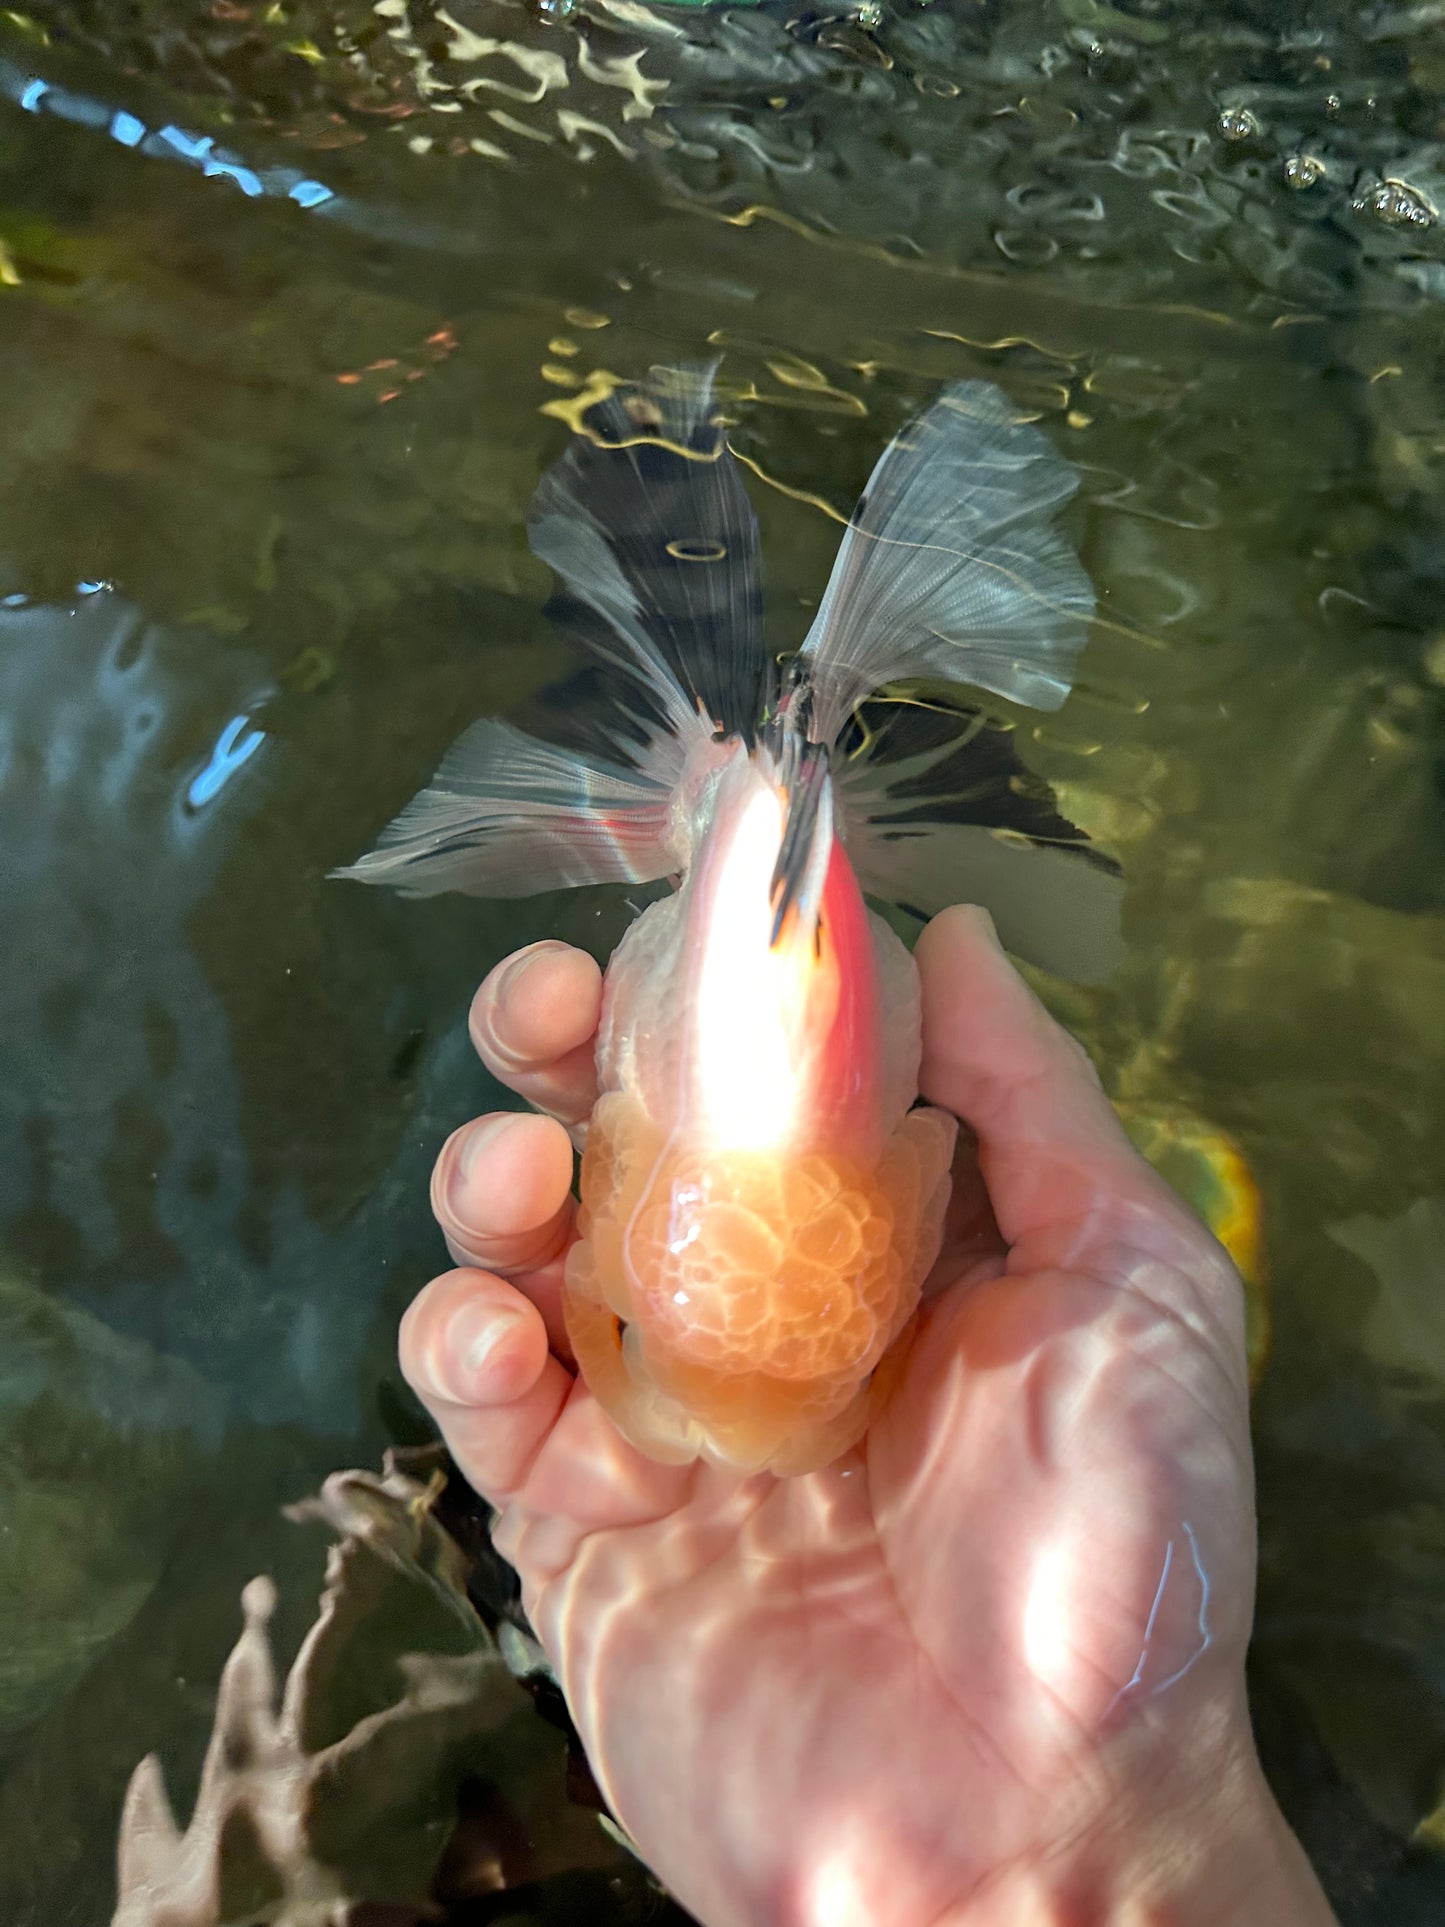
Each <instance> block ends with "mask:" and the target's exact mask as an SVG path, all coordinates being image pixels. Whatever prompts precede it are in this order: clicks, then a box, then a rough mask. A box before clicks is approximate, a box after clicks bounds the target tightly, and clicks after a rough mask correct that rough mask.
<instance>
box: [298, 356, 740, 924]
mask: <svg viewBox="0 0 1445 1927" xmlns="http://www.w3.org/2000/svg"><path fill="white" fill-rule="evenodd" d="M712 381H713V370H712V369H711V368H699V367H693V368H683V369H659V370H655V371H654V373H653V375H652V377H651V379H650V380H649V381H648V382H646V383H644V384H639V385H638V386H636V387H633V388H628V389H622V390H618V391H617V392H616V393H614V394H613V395H610V396H609V397H607V399H606V400H605V401H602V402H599V403H598V404H597V405H596V406H594V407H593V408H591V409H590V410H589V411H588V413H587V415H586V417H585V419H584V423H583V430H582V433H581V434H579V435H578V436H576V437H575V438H574V439H573V441H572V443H571V445H570V446H569V448H568V449H567V452H566V453H565V454H564V455H563V456H562V458H561V460H560V461H559V462H558V463H557V464H556V466H555V467H554V468H552V469H551V470H550V471H549V473H548V474H547V475H545V476H544V477H543V479H542V482H541V484H540V485H539V487H538V490H537V493H536V496H535V497H534V500H533V504H532V509H531V512H530V514H529V517H528V535H529V539H530V541H531V545H532V549H533V551H534V553H535V554H536V555H537V556H538V557H539V558H540V559H541V560H542V561H544V562H546V563H547V564H548V565H549V566H550V567H551V568H552V570H553V571H554V573H555V574H556V576H557V579H558V592H557V594H556V596H555V597H554V598H553V601H552V603H551V605H550V612H551V613H552V614H553V616H554V617H555V619H556V620H557V621H558V623H559V624H560V626H561V627H562V628H563V629H565V630H567V631H568V632H570V633H571V634H572V635H574V636H575V637H576V638H577V639H578V640H579V641H581V642H582V643H583V644H584V645H585V646H586V648H587V649H588V651H589V652H590V654H591V655H592V657H593V658H594V661H595V663H596V664H597V665H598V668H599V671H600V674H599V676H598V677H597V678H596V679H595V680H596V682H597V684H598V690H597V691H596V692H594V695H593V699H592V703H591V713H590V714H589V716H588V718H587V719H586V721H587V727H586V728H585V730H582V731H580V732H579V731H576V730H573V731H572V732H570V733H572V734H574V735H578V734H580V735H581V736H582V737H583V738H585V740H586V741H587V743H588V744H589V748H588V750H587V751H586V752H583V751H579V750H572V749H566V748H563V747H561V746H559V745H558V744H554V743H547V742H542V741H539V740H538V739H536V738H535V737H532V736H528V735H526V734H525V733H524V732H523V731H521V730H518V729H514V728H513V727H512V726H511V725H510V724H507V723H502V722H495V721H490V720H487V721H483V722H480V723H476V724H474V725H473V727H472V728H471V729H469V730H468V731H467V732H466V734H465V735H463V736H462V737H461V739H460V740H459V741H458V742H457V743H456V744H455V745H454V746H453V748H452V749H451V751H450V752H449V753H448V755H447V757H446V759H445V761H444V762H443V763H442V765H441V768H440V769H439V770H438V771H437V774H436V775H435V776H434V777H433V778H432V780H431V782H430V783H429V784H428V785H427V786H426V788H425V789H423V790H422V791H421V793H420V794H419V795H418V796H417V797H415V798H414V799H413V801H412V802H411V803H409V804H408V805H407V807H406V809H405V810H403V811H402V813H401V815H400V816H398V817H397V818H396V820H395V821H394V822H392V823H391V824H390V825H388V827H387V828H386V829H385V830H384V831H383V832H382V834H381V837H380V839H379V841H378V843H377V847H376V848H375V849H374V850H373V851H371V853H370V854H369V855H367V856H364V857H362V858H361V860H360V862H358V863H355V864H353V865H351V866H350V867H349V868H348V869H344V870H340V871H338V872H337V873H336V874H337V875H339V876H345V877H351V878H354V879H355V880H356V881H358V882H362V883H383V884H388V885H391V886H392V887H394V888H396V889H398V890H401V891H403V892H404V893H406V894H408V895H412V896H429V895H432V894H434V893H436V892H438V891H442V890H462V891H466V892H469V893H471V894H473V895H477V896H497V897H503V896H528V895H532V894H534V893H536V892H539V891H543V890H556V889H561V888H564V887H566V886H568V885H571V884H581V883H613V882H644V881H650V880H652V879H655V878H658V877H663V876H667V875H669V874H670V873H672V872H673V871H675V870H676V868H677V854H676V852H675V850H674V849H673V847H672V845H671V842H670V830H671V828H672V819H671V799H672V794H673V791H674V789H675V787H676V785H677V783H678V781H679V779H680V777H681V775H682V770H683V766H684V763H685V762H686V758H687V753H688V749H689V747H690V746H691V745H692V744H693V743H694V742H695V741H696V740H697V738H698V736H699V735H700V734H710V733H711V732H712V731H713V729H714V728H716V727H722V728H723V729H725V730H729V731H737V732H738V733H739V734H741V735H744V736H746V737H748V738H749V739H750V738H751V736H752V733H753V730H754V729H755V727H756V724H757V721H758V717H759V713H760V710H761V706H762V700H763V691H764V687H765V682H766V676H767V669H768V664H767V660H766V658H765V656H764V654H763V646H762V640H761V614H760V612H761V599H762V598H761V587H760V580H759V563H758V536H757V523H756V520H755V518H754V516H753V511H752V505H751V503H750V502H749V501H748V497H747V494H746V492H745V490H744V489H743V486H742V483H741V480H740V479H739V476H738V472H737V466H736V463H735V462H734V460H733V457H732V453H731V451H730V450H729V448H728V446H727V442H726V439H725V437H724V435H723V432H722V430H721V428H720V427H719V426H718V424H717V423H716V422H715V420H714V419H713V403H712ZM599 696H600V700H599ZM593 746H595V748H596V750H597V753H595V754H594V753H592V747H593Z"/></svg>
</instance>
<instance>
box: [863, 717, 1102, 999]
mask: <svg viewBox="0 0 1445 1927" xmlns="http://www.w3.org/2000/svg"><path fill="white" fill-rule="evenodd" d="M834 766H835V774H834V791H835V798H836V808H837V812H838V816H839V818H840V820H841V822H842V824H843V830H844V836H845V838H846V841H847V848H848V855H849V858H850V859H851V861H852V864H853V867H854V870H855V872H856V874H857V877H858V881H859V883H860V884H861V885H862V887H863V889H864V890H866V891H867V892H868V893H869V894H870V895H872V896H875V897H879V898H882V899H883V900H884V901H885V902H889V903H896V904H898V905H899V906H900V907H901V908H903V909H905V910H909V911H911V912H912V913H913V914H915V915H917V916H920V917H930V916H932V915H933V914H934V913H935V912H936V911H939V910H942V909H943V908H944V907H945V906H946V905H948V904H950V903H980V904H982V905H983V906H984V907H985V908H986V909H987V910H988V911H990V913H991V914H992V916H993V919H994V922H995V923H996V924H997V926H998V932H999V936H1000V938H1001V939H1002V941H1003V943H1004V944H1005V945H1006V946H1007V948H1008V949H1010V950H1012V951H1013V952H1014V953H1015V955H1017V956H1020V957H1023V958H1025V959H1027V961H1028V962H1030V963H1034V964H1037V965H1039V966H1040V968H1042V969H1045V970H1049V971H1052V972H1053V973H1054V974H1055V975H1056V976H1060V977H1068V978H1072V979H1073V980H1074V981H1075V982H1078V983H1097V982H1100V981H1101V980H1102V979H1103V978H1105V977H1107V976H1108V975H1109V974H1110V973H1111V972H1112V970H1113V969H1114V967H1115V965H1116V964H1117V963H1118V962H1119V960H1120V957H1121V956H1122V952H1123V945H1122V938H1121V934H1120V928H1119V918H1120V909H1121V905H1122V901H1123V893H1124V886H1123V880H1122V878H1121V877H1120V875H1119V872H1118V867H1117V865H1116V864H1115V863H1114V862H1113V861H1112V860H1111V859H1110V858H1109V857H1107V856H1105V855H1104V854H1103V853H1102V852H1101V851H1099V850H1097V849H1096V848H1095V847H1094V846H1093V845H1092V844H1091V843H1090V842H1089V840H1088V838H1087V837H1086V836H1085V835H1084V833H1083V831H1082V830H1080V829H1078V828H1077V827H1076V826H1075V825H1074V824H1072V823H1071V822H1070V821H1069V820H1068V818H1067V817H1066V816H1064V815H1063V814H1062V813H1061V812H1060V810H1059V807H1058V801H1057V799H1056V797H1055V796H1054V793H1053V791H1052V790H1051V789H1050V788H1049V786H1048V785H1047V784H1046V783H1043V782H1041V781H1040V780H1039V779H1038V778H1037V777H1035V776H1033V775H1031V774H1030V773H1029V772H1028V771H1027V770H1026V769H1025V767H1024V765H1023V763H1022V762H1021V761H1020V760H1019V756H1018V752H1017V749H1016V747H1015V737H1014V733H1013V732H1012V731H1011V730H1008V729H1004V728H1001V727H999V726H998V725H997V724H996V723H991V722H989V721H988V720H987V718H985V717H984V716H983V715H981V714H980V713H979V712H978V711H977V710H973V709H969V708H966V707H964V706H962V705H958V704H948V703H944V702H932V703H925V702H919V701H908V702H890V701H886V700H879V701H873V702H869V703H865V704H864V705H863V707H862V708H861V709H860V710H859V711H858V713H857V715H856V716H855V717H854V718H853V719H852V721H851V722H850V724H849V725H848V728H847V729H846V730H845V732H844V736H843V740H842V741H841V742H840V743H839V745H838V748H837V750H836V751H835V755H834Z"/></svg>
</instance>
